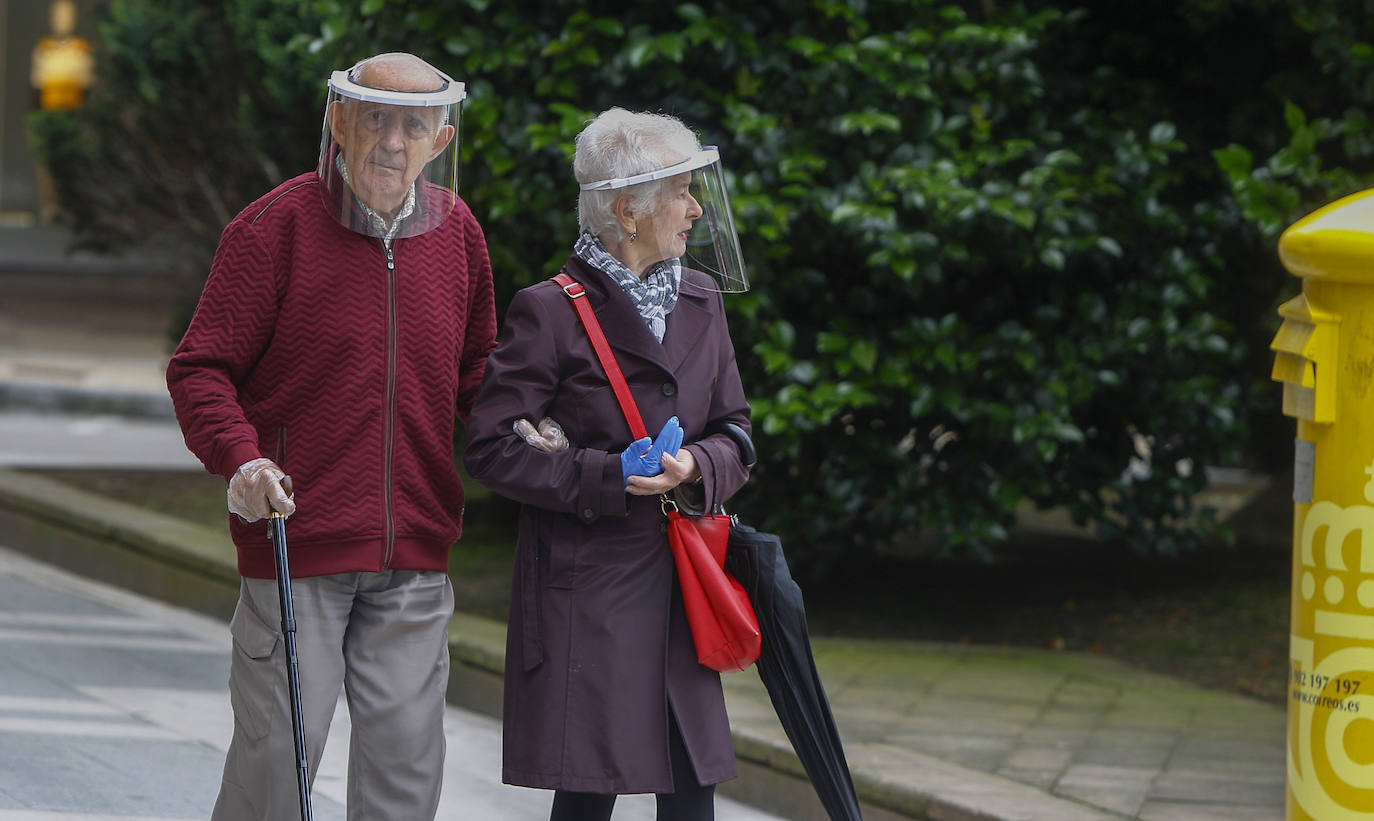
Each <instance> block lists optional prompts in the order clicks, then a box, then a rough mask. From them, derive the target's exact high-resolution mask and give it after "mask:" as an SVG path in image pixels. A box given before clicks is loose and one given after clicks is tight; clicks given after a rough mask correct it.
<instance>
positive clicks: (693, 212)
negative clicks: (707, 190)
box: [687, 194, 701, 219]
mask: <svg viewBox="0 0 1374 821" xmlns="http://www.w3.org/2000/svg"><path fill="white" fill-rule="evenodd" d="M687 199H689V200H691V201H692V204H691V206H689V207H688V208H687V216H689V217H691V218H692V219H696V218H697V217H699V216H701V203H699V202H697V198H696V197H694V196H692V195H691V194H688V195H687Z"/></svg>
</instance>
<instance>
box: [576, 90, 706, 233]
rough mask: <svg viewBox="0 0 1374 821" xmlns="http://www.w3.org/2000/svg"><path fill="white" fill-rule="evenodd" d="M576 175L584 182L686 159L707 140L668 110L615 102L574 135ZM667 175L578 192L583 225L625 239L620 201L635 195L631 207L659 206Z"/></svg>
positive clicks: (641, 210)
mask: <svg viewBox="0 0 1374 821" xmlns="http://www.w3.org/2000/svg"><path fill="white" fill-rule="evenodd" d="M574 145H575V146H576V148H575V151H574V153H573V176H574V177H576V178H577V181H578V183H589V182H599V181H600V180H609V179H615V178H621V177H632V176H634V175H635V174H643V173H645V172H647V171H657V170H658V169H660V168H664V167H666V166H668V165H672V164H673V163H676V162H681V161H682V160H685V159H686V158H687V157H689V156H691V155H692V154H693V153H694V152H696V151H699V150H701V144H700V143H699V142H697V137H696V135H695V134H693V133H692V130H691V129H689V128H688V127H687V126H685V125H683V123H682V121H681V120H679V119H678V118H676V117H672V116H669V115H667V114H650V113H648V112H633V111H626V110H625V109H623V108H611V109H607V110H606V111H603V112H601V113H600V114H599V115H597V117H596V119H594V120H592V121H591V122H590V123H588V124H587V127H586V128H584V129H582V133H580V134H578V135H577V138H576V139H575V140H574ZM666 182H667V181H666V180H653V181H650V182H642V183H639V184H637V185H630V186H626V187H625V188H616V189H611V190H604V191H583V192H581V193H580V194H579V195H578V198H577V221H578V225H579V228H580V230H582V231H590V232H591V233H593V234H595V235H597V236H598V237H602V238H603V239H604V238H605V237H606V235H608V234H609V235H611V236H613V237H614V238H615V239H616V241H620V240H623V239H624V237H625V232H624V231H623V230H622V229H621V227H620V221H619V220H618V219H616V215H615V201H616V200H617V199H619V198H621V197H623V196H627V195H628V196H629V197H630V210H632V211H634V212H637V213H644V212H652V211H655V210H657V207H658V204H659V197H660V195H661V192H662V191H663V190H664V186H665V183H666Z"/></svg>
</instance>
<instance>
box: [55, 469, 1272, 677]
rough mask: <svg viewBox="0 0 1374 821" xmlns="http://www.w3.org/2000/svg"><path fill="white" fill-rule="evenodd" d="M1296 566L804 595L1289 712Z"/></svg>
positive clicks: (186, 489)
mask: <svg viewBox="0 0 1374 821" xmlns="http://www.w3.org/2000/svg"><path fill="white" fill-rule="evenodd" d="M34 472H36V473H40V474H42V475H44V476H48V477H50V478H53V479H55V480H57V481H61V482H65V483H68V484H71V485H73V486H75V487H79V488H82V489H84V490H89V491H92V492H94V493H99V494H101V495H104V496H108V497H110V498H114V499H119V500H121V501H125V502H128V503H131V504H136V505H141V506H143V507H146V508H149V509H151V510H156V511H158V512H160V513H165V514H168V515H171V516H177V517H180V518H184V519H186V520H188V521H191V522H195V523H198V524H202V525H205V526H208V527H215V528H223V527H226V526H227V525H226V521H227V518H226V517H227V515H228V514H227V513H226V512H225V506H224V505H225V499H224V480H223V479H220V478H219V477H216V476H210V475H208V474H203V473H185V472H163V471H131V470H119V471H108V470H77V469H61V470H57V469H44V470H39V471H34ZM466 484H467V486H468V488H469V499H468V516H467V521H466V523H465V525H464V527H465V534H464V537H463V539H462V540H460V541H459V543H458V544H457V545H455V546H454V548H453V552H452V556H451V562H450V573H449V575H450V576H451V577H452V579H453V585H454V594H455V597H456V601H457V602H458V608H459V609H460V610H463V611H465V612H470V613H475V614H478V615H482V616H486V617H489V618H495V619H504V618H505V616H506V605H507V602H508V600H509V593H510V575H511V562H512V558H513V554H514V544H515V515H514V506H513V505H511V504H510V503H508V502H505V501H503V500H500V499H496V498H494V497H491V496H490V495H489V494H487V493H486V492H485V491H484V490H483V489H481V488H480V486H477V485H475V483H472V482H470V481H469V482H466ZM1290 572H1291V571H1290V557H1289V556H1288V555H1287V554H1286V553H1280V552H1278V551H1274V550H1263V549H1260V548H1255V547H1246V546H1238V547H1235V548H1229V549H1225V550H1213V551H1205V552H1200V553H1197V554H1193V555H1190V556H1185V557H1180V558H1173V559H1163V558H1156V559H1144V558H1140V557H1136V556H1133V555H1131V554H1129V553H1127V552H1126V551H1124V550H1120V549H1115V548H1112V547H1110V546H1105V545H1083V546H1077V547H1073V548H1064V547H1044V546H1042V547H1037V548H1034V549H1015V548H1014V549H1012V550H1009V551H1008V552H1007V555H1005V556H1003V557H1002V558H1001V560H1000V561H999V563H998V564H995V565H991V566H988V565H975V564H968V563H956V562H940V561H931V560H928V559H892V558H889V559H884V560H880V561H877V562H874V563H871V564H866V565H862V566H859V565H851V566H849V567H847V568H845V569H844V570H843V571H842V572H839V573H834V574H831V575H829V576H828V577H827V578H826V581H825V582H824V583H823V584H810V585H807V586H806V587H805V592H806V598H807V611H808V618H809V621H810V625H811V630H812V633H813V634H816V635H837V636H857V637H870V638H898V639H916V640H937V641H951V642H965V643H976V644H999V645H1008V646H1020V647H1040V648H1046V649H1050V650H1065V651H1081V652H1088V653H1099V654H1104V655H1107V656H1111V657H1114V658H1117V659H1121V660H1123V661H1126V662H1128V663H1131V664H1134V665H1137V666H1139V667H1141V668H1144V669H1147V670H1152V671H1155V672H1160V673H1165V674H1169V675H1174V676H1178V677H1180V678H1182V679H1185V680H1187V681H1191V682H1194V683H1196V684H1200V685H1203V686H1205V687H1209V688H1213V689H1218V690H1225V691H1230V692H1235V693H1242V694H1245V695H1248V696H1252V697H1255V698H1259V699H1262V700H1264V701H1268V702H1271V703H1274V704H1283V703H1284V688H1285V683H1286V681H1287V657H1288V612H1289V601H1288V597H1289V574H1290Z"/></svg>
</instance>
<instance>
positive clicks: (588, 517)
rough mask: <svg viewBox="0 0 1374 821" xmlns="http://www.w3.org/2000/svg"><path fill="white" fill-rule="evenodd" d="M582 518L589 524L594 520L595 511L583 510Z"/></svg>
mask: <svg viewBox="0 0 1374 821" xmlns="http://www.w3.org/2000/svg"><path fill="white" fill-rule="evenodd" d="M582 518H584V519H586V520H587V521H589V522H590V521H591V520H592V519H595V518H596V511H595V510H592V509H591V508H589V507H588V508H584V509H583V510H582Z"/></svg>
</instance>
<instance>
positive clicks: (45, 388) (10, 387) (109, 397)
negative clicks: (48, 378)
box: [0, 381, 176, 421]
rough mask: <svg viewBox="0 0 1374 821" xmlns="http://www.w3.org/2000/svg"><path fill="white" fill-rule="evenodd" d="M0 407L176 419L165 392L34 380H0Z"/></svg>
mask: <svg viewBox="0 0 1374 821" xmlns="http://www.w3.org/2000/svg"><path fill="white" fill-rule="evenodd" d="M0 409H4V410H33V411H46V412H50V413H94V414H109V415H113V416H123V417H128V418H131V419H156V420H160V421H174V420H175V419H176V413H175V411H174V410H173V408H172V398H171V397H170V396H168V395H167V394H166V393H165V392H164V393H162V394H153V393H149V392H147V391H113V390H110V391H92V390H90V389H89V388H75V387H71V388H69V387H61V386H58V385H49V384H42V383H36V382H13V381H0Z"/></svg>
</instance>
